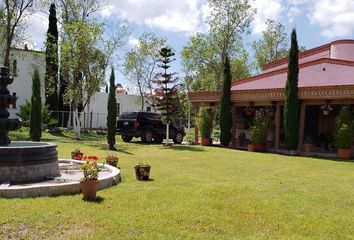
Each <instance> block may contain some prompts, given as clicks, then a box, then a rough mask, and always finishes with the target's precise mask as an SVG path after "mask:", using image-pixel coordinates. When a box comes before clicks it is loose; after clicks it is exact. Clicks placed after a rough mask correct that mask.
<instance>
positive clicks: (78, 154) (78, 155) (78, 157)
mask: <svg viewBox="0 0 354 240" xmlns="http://www.w3.org/2000/svg"><path fill="white" fill-rule="evenodd" d="M83 156H84V153H82V152H71V159H74V160H81V159H82V157H83Z"/></svg>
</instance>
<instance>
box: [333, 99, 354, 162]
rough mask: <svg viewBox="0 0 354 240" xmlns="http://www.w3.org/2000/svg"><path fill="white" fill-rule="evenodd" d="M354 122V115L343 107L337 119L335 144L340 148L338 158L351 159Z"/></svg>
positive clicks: (346, 107)
mask: <svg viewBox="0 0 354 240" xmlns="http://www.w3.org/2000/svg"><path fill="white" fill-rule="evenodd" d="M353 135H354V122H353V119H352V113H351V111H350V108H349V107H348V106H344V107H342V109H341V110H340V112H339V114H338V116H337V117H336V135H335V142H336V146H337V148H338V150H337V157H338V158H344V159H350V158H351V148H352V144H353Z"/></svg>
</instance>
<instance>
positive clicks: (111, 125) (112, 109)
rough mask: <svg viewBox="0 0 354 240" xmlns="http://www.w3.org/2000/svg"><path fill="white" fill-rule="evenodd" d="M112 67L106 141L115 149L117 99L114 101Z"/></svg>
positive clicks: (110, 148) (114, 91)
mask: <svg viewBox="0 0 354 240" xmlns="http://www.w3.org/2000/svg"><path fill="white" fill-rule="evenodd" d="M114 79H115V77H114V69H113V68H112V71H111V76H110V78H109V94H108V104H107V110H108V115H107V131H108V134H107V142H108V145H109V150H116V148H115V147H114V145H115V144H116V124H117V101H116V86H115V83H114Z"/></svg>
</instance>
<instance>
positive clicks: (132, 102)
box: [85, 92, 153, 128]
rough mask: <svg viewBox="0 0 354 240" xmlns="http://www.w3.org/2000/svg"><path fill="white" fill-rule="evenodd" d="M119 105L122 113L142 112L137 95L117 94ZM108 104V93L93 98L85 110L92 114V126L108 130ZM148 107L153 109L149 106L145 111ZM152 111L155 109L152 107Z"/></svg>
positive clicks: (101, 93) (99, 93)
mask: <svg viewBox="0 0 354 240" xmlns="http://www.w3.org/2000/svg"><path fill="white" fill-rule="evenodd" d="M116 101H117V104H119V105H120V107H119V108H120V111H119V113H118V115H119V114H121V113H122V112H132V111H140V110H141V102H140V97H139V96H137V95H131V94H125V93H117V94H116ZM107 102H108V93H106V92H97V93H95V94H94V95H93V96H92V99H91V102H90V105H89V106H88V107H87V108H86V109H85V112H88V111H89V112H92V126H93V127H94V128H96V126H98V127H101V128H106V123H107ZM147 107H151V106H149V105H147V104H145V106H144V108H145V109H144V111H146V110H147ZM151 111H153V108H152V107H151Z"/></svg>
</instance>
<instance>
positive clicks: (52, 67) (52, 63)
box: [45, 3, 59, 111]
mask: <svg viewBox="0 0 354 240" xmlns="http://www.w3.org/2000/svg"><path fill="white" fill-rule="evenodd" d="M45 61H46V73H45V102H46V104H47V105H49V110H51V111H58V102H59V101H58V27H57V17H56V9H55V4H54V3H52V4H51V5H50V10H49V26H48V31H47V41H46V51H45Z"/></svg>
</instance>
